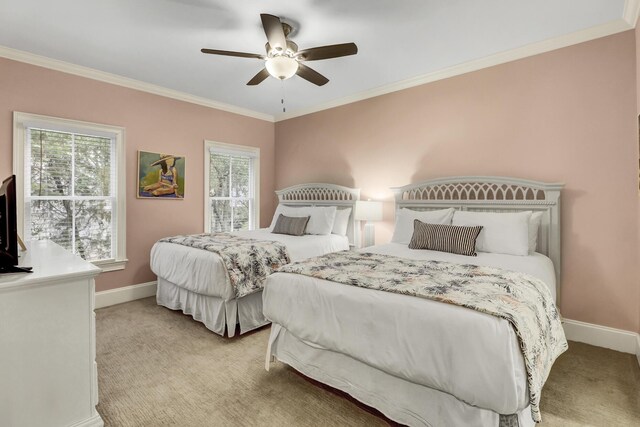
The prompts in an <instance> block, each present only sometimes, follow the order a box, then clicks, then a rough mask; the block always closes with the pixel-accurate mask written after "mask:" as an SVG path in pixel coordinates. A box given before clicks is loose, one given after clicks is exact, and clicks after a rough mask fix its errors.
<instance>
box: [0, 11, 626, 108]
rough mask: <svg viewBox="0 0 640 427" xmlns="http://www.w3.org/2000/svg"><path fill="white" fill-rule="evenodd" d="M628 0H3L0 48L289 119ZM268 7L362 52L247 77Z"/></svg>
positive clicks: (306, 37)
mask: <svg viewBox="0 0 640 427" xmlns="http://www.w3.org/2000/svg"><path fill="white" fill-rule="evenodd" d="M624 9H625V0H535V1H534V0H402V1H399V0H395V1H394V0H357V1H356V0H352V1H345V0H297V1H292V0H290V1H279V0H243V1H238V0H236V1H230V0H229V1H221V0H91V1H88V0H55V1H43V0H0V45H2V46H6V47H10V48H13V49H18V50H22V51H26V52H30V53H34V54H38V55H43V56H46V57H49V58H53V59H57V60H61V61H66V62H70V63H73V64H77V65H82V66H86V67H90V68H94V69H97V70H100V71H105V72H109V73H113V74H117V75H120V76H125V77H128V78H132V79H137V80H140V81H143V82H147V83H152V84H155V85H159V86H162V87H166V88H170V89H174V90H177V91H181V92H185V93H188V94H192V95H196V96H199V97H203V98H207V99H210V100H213V101H217V102H221V103H226V104H230V105H233V106H237V107H242V108H245V109H249V110H253V111H257V112H261V113H266V114H268V115H273V116H278V115H281V113H282V110H281V105H280V97H281V93H282V90H283V87H284V91H285V99H286V105H287V111H288V113H295V112H296V111H303V110H309V109H311V108H313V107H314V106H318V105H322V104H327V103H329V102H331V101H333V100H336V99H340V98H344V97H348V96H353V95H355V94H359V93H362V92H366V91H370V90H372V89H374V88H379V87H382V86H385V85H389V84H392V83H394V82H399V81H402V80H405V79H409V78H412V77H416V76H420V75H424V74H428V73H433V72H436V71H439V70H442V69H445V68H448V67H451V66H454V65H457V64H461V63H465V62H468V61H472V60H476V59H479V58H483V57H487V56H489V55H492V54H495V53H499V52H504V51H508V50H512V49H515V48H519V47H522V46H525V45H529V44H531V43H536V42H540V41H542V40H547V39H551V38H555V37H559V36H563V35H565V34H569V33H574V32H576V31H579V30H583V29H586V28H590V27H594V26H599V25H602V24H606V23H610V22H613V21H619V20H620V19H621V18H622V17H623V13H624ZM260 13H270V14H273V15H277V16H280V17H282V18H283V19H284V20H285V21H286V22H289V23H291V24H292V25H293V26H294V28H295V29H294V33H293V34H292V36H291V39H292V40H294V41H295V42H296V43H297V44H298V45H299V46H300V48H301V49H302V48H308V47H315V46H321V45H327V44H334V43H344V42H355V43H356V44H357V45H358V48H359V52H358V54H357V55H356V56H350V57H344V58H337V59H330V60H325V61H314V62H308V63H307V64H308V65H309V66H311V67H312V68H314V69H315V70H317V71H318V72H320V73H322V74H324V75H325V76H327V77H328V78H329V79H330V82H329V83H328V84H326V85H325V86H323V87H317V86H315V85H313V84H311V83H309V82H307V81H305V80H303V79H301V78H300V77H297V76H294V77H293V78H291V79H289V80H287V81H285V82H284V84H282V83H281V82H280V81H278V80H276V79H274V78H268V79H267V80H265V81H264V82H263V83H262V84H260V85H259V86H251V87H250V86H246V82H247V81H248V80H249V79H250V78H251V77H253V75H254V74H256V73H257V72H258V71H259V70H260V69H261V68H262V63H261V62H260V60H255V59H244V58H232V57H223V56H214V55H204V54H202V53H200V49H201V48H203V47H208V48H214V49H225V50H236V51H244V52H254V53H263V52H264V44H265V42H266V38H265V35H264V32H263V30H262V27H261V24H260V16H259V14H260Z"/></svg>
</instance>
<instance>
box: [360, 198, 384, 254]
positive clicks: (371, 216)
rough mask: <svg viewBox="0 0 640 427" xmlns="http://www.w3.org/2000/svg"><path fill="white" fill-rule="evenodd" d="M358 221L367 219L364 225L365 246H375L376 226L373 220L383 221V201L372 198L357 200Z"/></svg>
mask: <svg viewBox="0 0 640 427" xmlns="http://www.w3.org/2000/svg"><path fill="white" fill-rule="evenodd" d="M355 219H356V221H366V223H365V225H364V246H363V247H365V248H366V247H367V246H373V245H374V244H375V240H376V237H375V233H376V230H375V226H374V225H373V221H382V202H376V201H372V200H367V201H362V200H358V201H356V211H355Z"/></svg>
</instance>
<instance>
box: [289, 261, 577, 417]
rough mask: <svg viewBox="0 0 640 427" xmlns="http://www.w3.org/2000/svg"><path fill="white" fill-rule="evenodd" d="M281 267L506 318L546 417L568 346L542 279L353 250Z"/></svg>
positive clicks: (535, 409) (534, 407) (536, 413)
mask: <svg viewBox="0 0 640 427" xmlns="http://www.w3.org/2000/svg"><path fill="white" fill-rule="evenodd" d="M278 271H279V272H284V273H296V274H302V275H305V276H311V277H315V278H318V279H325V280H330V281H333V282H338V283H343V284H346V285H352V286H359V287H362V288H369V289H376V290H381V291H387V292H394V293H399V294H406V295H412V296H416V297H420V298H427V299H430V300H434V301H440V302H444V303H447V304H453V305H458V306H462V307H466V308H470V309H472V310H476V311H480V312H482V313H486V314H490V315H493V316H497V317H500V318H503V319H506V320H507V321H509V323H511V325H512V326H513V328H514V330H515V332H516V335H517V336H518V338H519V342H520V349H521V351H522V355H523V357H524V361H525V365H526V369H527V382H528V386H529V401H530V404H531V413H532V416H533V419H534V421H536V422H539V421H540V420H541V417H540V408H539V404H540V394H541V392H542V387H543V385H544V383H545V381H546V379H547V377H548V375H549V371H550V370H551V365H553V362H554V361H555V360H556V358H557V357H558V356H560V355H561V354H562V353H563V352H564V351H565V350H567V348H568V345H567V340H566V338H565V336H564V331H563V329H562V324H561V318H560V313H559V312H558V310H557V308H556V305H555V303H554V301H553V298H552V296H551V292H550V291H549V289H548V287H547V285H545V283H544V282H542V281H541V280H539V279H537V278H535V277H533V276H530V275H528V274H524V273H519V272H515V271H507V270H503V269H499V268H494V267H483V266H477V265H470V264H456V263H449V262H442V261H425V260H411V259H406V258H399V257H394V256H389V255H381V254H373V253H362V252H349V251H343V252H334V253H330V254H327V255H323V256H320V257H316V258H310V259H307V260H304V261H300V262H296V263H292V264H288V265H285V266H284V267H282V268H280V269H279V270H278Z"/></svg>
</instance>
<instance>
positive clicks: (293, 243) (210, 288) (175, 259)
mask: <svg viewBox="0 0 640 427" xmlns="http://www.w3.org/2000/svg"><path fill="white" fill-rule="evenodd" d="M235 234H238V235H240V236H243V237H247V238H251V239H259V240H271V241H277V242H281V243H284V244H285V245H286V246H287V249H288V251H289V256H290V257H291V260H292V261H300V260H303V259H305V258H310V257H314V256H318V255H323V254H325V253H329V252H336V251H341V250H346V249H349V239H348V238H347V237H346V236H338V235H335V234H330V235H322V236H316V235H304V236H289V235H286V234H273V233H271V232H270V231H269V229H268V228H263V229H259V230H252V231H238V232H236V233H235ZM151 270H152V271H153V272H154V273H155V274H156V276H158V277H162V278H164V279H166V280H167V281H169V282H171V283H173V284H175V285H177V286H179V287H181V288H184V289H187V290H189V291H192V292H195V293H197V294H201V295H207V296H215V297H218V298H222V299H224V300H230V299H232V298H235V293H234V290H233V287H232V286H231V283H230V282H229V276H228V274H227V270H226V268H225V266H224V263H223V262H222V258H220V256H219V255H217V254H215V253H213V252H209V251H204V250H202V249H196V248H190V247H188V246H182V245H176V244H173V243H166V242H158V243H156V244H155V245H153V248H152V249H151Z"/></svg>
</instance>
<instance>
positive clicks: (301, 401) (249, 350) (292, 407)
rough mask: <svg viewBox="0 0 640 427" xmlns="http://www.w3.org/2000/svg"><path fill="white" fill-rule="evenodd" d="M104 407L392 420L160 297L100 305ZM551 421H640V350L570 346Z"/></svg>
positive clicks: (232, 421) (138, 412) (313, 422)
mask: <svg viewBox="0 0 640 427" xmlns="http://www.w3.org/2000/svg"><path fill="white" fill-rule="evenodd" d="M96 328H97V361H98V374H99V388H100V404H99V405H98V412H99V413H100V415H101V416H102V418H103V419H104V421H105V424H106V425H107V426H118V427H120V426H123V427H126V426H170V425H175V426H189V427H195V426H289V425H291V426H331V425H335V426H384V425H389V424H390V422H389V421H388V420H386V419H384V418H383V417H382V416H381V415H379V414H376V413H375V411H373V410H371V409H369V408H366V407H364V406H363V405H361V404H359V403H357V402H355V401H354V400H353V399H350V398H347V397H344V395H342V394H340V393H337V392H334V391H332V390H330V389H328V388H326V387H321V386H318V385H316V384H315V383H313V382H311V381H309V380H307V379H306V378H304V377H302V376H301V375H299V374H297V373H296V372H295V371H294V370H292V369H290V368H287V367H285V366H284V365H283V364H281V363H276V364H274V367H273V368H272V369H271V371H270V372H266V371H265V370H264V356H265V349H266V341H267V338H268V334H269V330H268V328H267V329H261V330H259V331H257V332H255V333H251V334H248V335H243V336H241V337H239V338H233V339H228V338H222V337H220V336H218V335H216V334H214V333H212V332H210V331H208V330H207V329H206V328H205V327H204V326H203V325H202V324H200V323H197V322H195V321H193V320H192V319H191V318H190V317H188V316H185V315H183V314H182V313H179V312H174V311H171V310H168V309H166V308H162V307H159V306H157V305H156V304H155V299H154V298H147V299H144V300H138V301H134V302H130V303H127V304H121V305H117V306H113V307H107V308H104V309H100V310H97V325H96ZM541 407H542V411H543V420H544V421H543V423H542V426H545V427H546V426H554V427H555V426H573V425H575V426H578V425H591V426H632V425H635V426H637V425H640V369H639V368H638V363H637V361H636V358H635V356H633V355H629V354H624V353H618V352H615V351H611V350H605V349H601V348H597V347H592V346H589V345H585V344H579V343H570V349H569V351H568V352H567V353H565V354H564V355H563V356H561V357H560V359H559V360H558V361H557V362H556V364H555V365H554V368H553V370H552V372H551V376H550V378H549V380H548V381H547V384H546V386H545V388H544V391H543V394H542V405H541Z"/></svg>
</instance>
